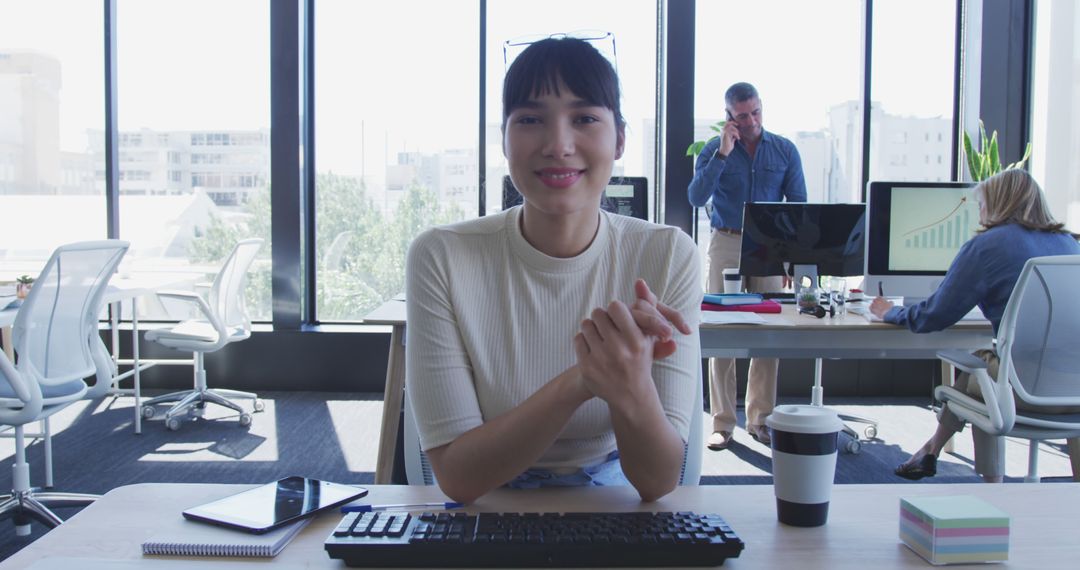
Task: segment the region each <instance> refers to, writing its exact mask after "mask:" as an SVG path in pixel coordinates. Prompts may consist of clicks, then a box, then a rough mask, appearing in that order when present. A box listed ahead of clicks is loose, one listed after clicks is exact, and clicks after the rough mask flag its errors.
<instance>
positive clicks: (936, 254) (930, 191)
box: [865, 182, 979, 305]
mask: <svg viewBox="0 0 1080 570" xmlns="http://www.w3.org/2000/svg"><path fill="white" fill-rule="evenodd" d="M973 186H974V184H973V183H970V182H870V183H869V185H868V187H867V192H866V198H867V212H868V223H867V240H866V283H865V287H866V289H867V293H868V294H871V295H877V294H879V293H884V294H885V295H887V296H890V297H893V296H898V297H903V298H904V304H905V305H910V304H914V303H918V302H919V301H922V300H924V299H926V298H927V297H929V296H930V294H931V293H933V292H934V291H935V290H936V289H937V288H938V285H940V284H941V280H942V279H943V278H944V277H945V272H946V271H947V270H948V269H949V266H950V265H951V264H952V261H953V258H954V257H956V252H957V251H959V250H960V246H962V245H963V244H964V242H966V241H967V240H968V239H970V238H971V236H973V235H975V230H977V229H978V228H979V206H978V204H976V202H975V200H974V197H973V195H972V190H971V189H972V187H973Z"/></svg>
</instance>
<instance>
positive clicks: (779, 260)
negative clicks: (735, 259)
mask: <svg viewBox="0 0 1080 570" xmlns="http://www.w3.org/2000/svg"><path fill="white" fill-rule="evenodd" d="M865 219H866V206H865V205H864V204H806V203H801V202H752V203H747V204H746V206H745V208H744V209H743V234H742V256H741V257H740V258H739V273H741V274H743V275H752V276H766V275H783V274H784V266H783V264H784V263H785V262H786V263H789V264H791V265H792V266H794V265H816V266H817V269H818V274H819V275H833V276H837V277H848V276H852V275H862V274H863V249H864V247H865V245H864V243H863V239H864V235H865V227H866V221H865ZM792 269H793V267H789V268H788V270H789V272H790V271H791V270H792Z"/></svg>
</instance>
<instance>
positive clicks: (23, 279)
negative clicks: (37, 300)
mask: <svg viewBox="0 0 1080 570" xmlns="http://www.w3.org/2000/svg"><path fill="white" fill-rule="evenodd" d="M33 285H34V278H33V277H30V276H29V275H21V276H19V277H18V278H17V279H15V296H16V297H18V298H20V299H25V298H26V296H27V295H29V294H30V287H32V286H33Z"/></svg>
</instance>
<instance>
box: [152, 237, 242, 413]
mask: <svg viewBox="0 0 1080 570" xmlns="http://www.w3.org/2000/svg"><path fill="white" fill-rule="evenodd" d="M262 243H263V240H261V239H246V240H243V241H241V242H239V243H237V244H236V247H235V248H233V251H232V253H230V254H229V257H228V259H226V260H225V264H224V265H222V267H221V270H220V271H219V272H218V274H217V277H215V278H214V284H213V285H212V286H211V287H210V294H209V302H207V301H206V300H204V299H203V298H202V297H200V296H199V295H198V294H197V293H194V292H192V291H161V292H159V293H158V296H159V297H163V298H166V299H177V300H181V301H185V302H187V303H190V304H192V305H194V306H195V307H196V308H198V309H199V312H200V313H202V317H203V318H201V319H195V320H189V321H184V322H182V323H179V324H177V325H176V326H174V327H171V328H165V329H155V330H151V331H148V332H147V333H146V340H149V341H153V342H156V343H159V344H162V345H164V346H167V347H169V348H174V349H176V350H182V351H189V352H191V353H192V363H193V365H194V368H195V387H194V389H192V390H184V391H180V392H173V393H171V394H165V395H162V396H157V397H155V398H151V399H149V400H147V401H146V402H145V403H144V405H143V408H142V414H143V417H144V418H147V419H149V418H152V417H154V406H155V405H156V404H161V403H165V402H176V403H175V404H174V405H173V406H172V407H171V408H169V410H168V411H167V412H165V426H166V427H168V428H169V429H171V430H177V429H180V420H181V418H182V417H184V416H185V415H191V416H198V415H200V414H201V413H202V412H203V409H204V408H205V405H206V403H213V404H218V405H220V406H224V407H226V408H229V409H231V410H234V411H236V412H237V413H239V414H240V425H241V426H247V425H250V424H251V414H249V413H247V412H245V411H244V409H243V408H241V407H240V406H239V405H238V404H236V403H235V402H232V401H230V400H229V398H244V399H249V400H254V403H253V407H254V410H255V411H256V412H258V411H261V410H262V409H263V403H262V400H259V399H258V396H257V395H255V394H253V393H251V392H240V391H237V390H224V389H210V388H208V387H207V384H206V367H205V366H204V364H203V355H204V354H205V353H207V352H214V351H216V350H220V349H221V348H222V347H224V346H225V345H227V344H230V343H233V342H237V341H241V340H244V339H246V338H248V337H250V336H251V319H249V318H248V315H247V311H246V310H245V308H244V285H245V284H246V283H247V271H248V268H249V267H250V266H251V262H252V261H254V260H255V254H256V253H258V251H259V248H260V247H261V246H262Z"/></svg>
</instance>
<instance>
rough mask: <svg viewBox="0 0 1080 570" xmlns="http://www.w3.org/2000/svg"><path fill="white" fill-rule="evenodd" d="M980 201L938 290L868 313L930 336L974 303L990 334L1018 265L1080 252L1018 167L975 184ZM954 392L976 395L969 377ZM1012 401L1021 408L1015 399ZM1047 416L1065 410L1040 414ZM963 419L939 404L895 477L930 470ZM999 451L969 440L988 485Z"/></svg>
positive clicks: (996, 472)
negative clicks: (973, 229)
mask: <svg viewBox="0 0 1080 570" xmlns="http://www.w3.org/2000/svg"><path fill="white" fill-rule="evenodd" d="M974 193H975V199H976V200H978V202H979V223H980V224H981V225H982V227H981V228H980V229H979V233H978V234H977V235H976V236H975V237H973V238H971V239H970V240H968V242H967V243H965V244H964V245H963V247H961V248H960V251H959V252H958V253H957V254H956V259H954V260H953V263H952V265H951V266H950V267H949V271H948V272H947V273H946V274H945V279H944V280H943V281H942V282H941V286H940V287H939V288H938V290H937V291H935V292H934V294H933V295H931V296H930V298H928V299H927V300H926V301H923V302H922V303H919V304H917V305H913V306H910V307H894V306H893V304H892V303H890V302H889V301H886V300H885V299H883V298H881V297H878V298H876V299H874V301H873V302H872V303H871V304H870V311H871V312H873V313H874V314H875V315H877V316H878V317H881V319H882V320H884V321H886V322H890V323H894V324H898V325H906V326H907V327H908V328H910V329H911V330H912V331H913V332H917V333H919V332H932V331H938V330H942V329H944V328H946V327H949V326H951V325H953V324H955V323H956V322H957V321H959V320H960V318H961V317H963V316H964V315H965V314H967V312H968V311H970V310H971V309H972V307H975V306H976V305H978V307H979V308H980V309H982V312H983V315H985V316H986V318H987V319H988V320H989V321H990V324H991V325H993V327H994V334H995V335H996V334H997V329H998V324H999V323H1000V322H1001V316H1002V313H1004V312H1005V305H1006V304H1007V303H1008V302H1009V296H1010V295H1011V294H1012V290H1013V286H1015V285H1016V280H1017V279H1018V278H1019V277H1020V270H1021V269H1023V267H1024V263H1026V262H1027V260H1028V259H1030V258H1032V257H1038V256H1043V255H1073V254H1077V253H1080V245H1077V242H1076V238H1077V236H1076V235H1075V234H1072V233H1070V232H1068V231H1067V230H1065V229H1064V224H1060V223H1058V222H1056V221H1054V218H1053V217H1052V216H1051V215H1050V209H1049V207H1047V205H1046V200H1045V198H1044V197H1043V194H1042V190H1041V189H1040V188H1039V185H1038V184H1037V183H1036V182H1035V180H1034V179H1033V178H1031V176H1030V175H1029V174H1028V173H1027V172H1024V171H1023V170H1006V171H1004V172H1002V173H1000V174H997V175H995V176H993V177H991V178H988V179H986V180H985V181H983V182H982V183H980V184H979V185H978V186H976V187H975V191H974ZM975 355H976V356H978V357H980V358H982V359H983V360H985V361H986V362H987V363H988V372H989V374H990V375H991V376H992V377H997V364H998V357H997V354H995V353H994V351H992V350H979V351H976V352H975ZM955 386H956V388H957V389H958V390H966V391H967V393H968V394H970V395H972V396H973V397H976V398H979V397H980V394H979V383H978V382H976V381H975V380H974V379H972V378H971V377H970V375H969V374H966V373H964V374H960V375H959V376H958V377H957V379H956V384H955ZM1017 403H1018V404H1021V402H1020V401H1019V400H1017ZM1039 411H1044V412H1048V413H1058V412H1067V411H1070V410H1046V409H1042V410H1039ZM964 423H965V422H964V421H963V420H962V419H960V418H959V417H957V416H956V415H955V414H953V413H951V412H950V411H949V406H948V404H946V405H944V406H942V408H941V412H940V414H939V416H938V426H937V430H936V431H935V432H934V435H933V436H931V437H930V439H929V440H928V441H927V442H926V443H925V444H924V445H923V446H922V447H921V448H920V449H919V450H918V451H916V452H915V454H914V455H912V456H911V457H910V458H908V460H907V461H905V462H904V463H902V464H900V465H899V466H898V467H897V468H896V470H895V473H896V474H897V475H899V476H900V477H903V478H905V479H913V480H917V479H922V478H923V477H932V476H934V475H935V474H936V473H937V457H938V455H939V454H940V453H941V450H942V448H943V447H944V446H945V444H946V443H947V442H948V441H949V439H951V438H952V436H953V435H955V434H956V433H958V432H959V431H960V430H962V429H963V428H964ZM999 455H1000V452H999V449H998V447H997V445H996V439H995V438H982V437H976V438H975V472H976V473H978V474H980V475H982V476H983V479H985V480H986V481H990V482H1000V481H1001V480H1002V477H1003V475H1004V474H1003V473H1002V472H1001V471H1000V470H1001V463H1002V461H1001V458H1000V457H999Z"/></svg>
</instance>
